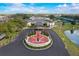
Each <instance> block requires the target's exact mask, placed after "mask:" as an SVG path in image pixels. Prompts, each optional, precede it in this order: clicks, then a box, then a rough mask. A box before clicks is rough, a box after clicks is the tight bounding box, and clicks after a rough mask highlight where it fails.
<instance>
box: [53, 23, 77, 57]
mask: <svg viewBox="0 0 79 59" xmlns="http://www.w3.org/2000/svg"><path fill="white" fill-rule="evenodd" d="M70 29H72V25H71V24H65V25H61V26H60V25H57V26H56V27H55V28H53V30H54V31H55V32H56V33H57V34H58V35H59V37H60V38H61V39H62V41H63V42H64V44H65V48H66V49H67V50H68V52H69V54H70V55H74V56H75V55H78V56H79V47H78V46H77V45H75V44H74V43H73V42H71V41H70V40H69V39H68V38H67V37H66V36H65V35H64V31H65V30H70ZM74 29H79V25H74Z"/></svg>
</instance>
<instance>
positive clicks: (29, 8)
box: [0, 3, 79, 14]
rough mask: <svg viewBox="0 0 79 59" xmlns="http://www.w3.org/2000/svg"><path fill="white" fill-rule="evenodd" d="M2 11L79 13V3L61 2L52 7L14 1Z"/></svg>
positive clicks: (1, 11) (0, 11)
mask: <svg viewBox="0 0 79 59" xmlns="http://www.w3.org/2000/svg"><path fill="white" fill-rule="evenodd" d="M0 13H4V14H5V13H79V4H77V3H72V4H66V3H64V4H59V5H57V6H55V7H53V6H51V8H49V7H46V6H44V5H41V6H35V4H34V3H30V4H29V5H28V4H22V3H18V4H17V3H14V4H11V5H10V6H6V7H5V9H4V10H0Z"/></svg>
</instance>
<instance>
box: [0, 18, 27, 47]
mask: <svg viewBox="0 0 79 59" xmlns="http://www.w3.org/2000/svg"><path fill="white" fill-rule="evenodd" d="M25 24H26V23H25V22H23V21H22V20H19V19H15V18H14V19H11V20H9V21H8V22H5V23H0V32H1V33H5V34H6V36H5V38H3V39H2V40H0V47H2V46H5V45H7V44H9V43H11V42H12V41H13V40H14V39H15V37H16V36H17V34H19V32H21V30H22V28H23V27H25V26H26V25H25Z"/></svg>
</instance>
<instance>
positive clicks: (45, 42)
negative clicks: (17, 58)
mask: <svg viewBox="0 0 79 59" xmlns="http://www.w3.org/2000/svg"><path fill="white" fill-rule="evenodd" d="M35 32H36V34H31V35H30V36H27V37H26V38H25V40H24V45H25V44H26V45H27V46H28V48H32V49H33V50H34V49H35V48H36V49H35V50H40V48H41V49H42V48H43V49H45V48H46V47H47V46H49V45H50V44H51V43H52V39H51V38H49V36H45V35H44V34H41V31H35ZM33 47H34V48H33Z"/></svg>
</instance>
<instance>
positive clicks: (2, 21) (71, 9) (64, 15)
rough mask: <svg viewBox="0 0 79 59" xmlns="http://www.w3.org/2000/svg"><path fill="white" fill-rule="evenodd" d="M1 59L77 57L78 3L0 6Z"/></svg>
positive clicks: (9, 4) (10, 4) (2, 4)
mask: <svg viewBox="0 0 79 59" xmlns="http://www.w3.org/2000/svg"><path fill="white" fill-rule="evenodd" d="M0 56H79V4H78V3H0Z"/></svg>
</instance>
